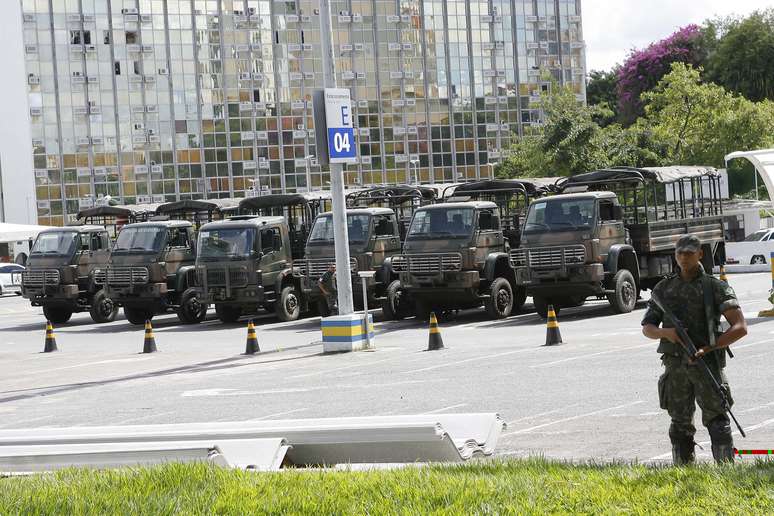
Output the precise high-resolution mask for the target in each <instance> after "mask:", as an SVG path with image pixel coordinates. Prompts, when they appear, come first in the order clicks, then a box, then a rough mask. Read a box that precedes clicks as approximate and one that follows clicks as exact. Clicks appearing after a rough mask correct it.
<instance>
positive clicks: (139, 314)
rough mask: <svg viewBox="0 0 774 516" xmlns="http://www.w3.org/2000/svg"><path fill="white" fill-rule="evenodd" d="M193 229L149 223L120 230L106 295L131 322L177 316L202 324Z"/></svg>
mask: <svg viewBox="0 0 774 516" xmlns="http://www.w3.org/2000/svg"><path fill="white" fill-rule="evenodd" d="M195 242H196V240H195V235H194V231H193V225H192V224H191V223H190V222H188V221H181V220H168V221H150V222H140V223H137V224H127V225H126V226H124V227H123V228H122V229H121V231H120V233H119V234H118V238H117V239H116V242H115V245H114V246H113V249H112V252H111V255H110V263H109V264H108V266H107V268H106V273H105V292H106V294H107V296H108V297H110V299H112V300H113V302H115V303H116V304H118V305H119V306H122V307H123V308H124V314H125V315H126V318H127V319H128V320H129V322H131V323H132V324H143V323H144V322H145V321H146V320H149V319H152V318H153V316H154V315H156V314H161V313H165V312H167V311H169V310H174V311H176V312H177V316H178V318H179V319H180V321H181V322H183V323H186V324H191V323H197V322H200V321H202V320H204V317H205V316H206V314H207V305H206V304H203V303H201V302H200V301H199V298H198V297H197V295H196V289H195V288H194V284H195V278H194V268H195V259H196V248H195V245H196V244H195Z"/></svg>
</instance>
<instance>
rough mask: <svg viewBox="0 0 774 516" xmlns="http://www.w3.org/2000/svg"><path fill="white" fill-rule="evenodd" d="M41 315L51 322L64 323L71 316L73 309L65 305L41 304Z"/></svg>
mask: <svg viewBox="0 0 774 516" xmlns="http://www.w3.org/2000/svg"><path fill="white" fill-rule="evenodd" d="M43 315H45V316H46V319H47V320H49V321H51V322H52V323H55V324H64V323H66V322H67V321H69V320H70V317H72V316H73V311H72V310H71V309H69V308H67V307H66V306H47V305H43Z"/></svg>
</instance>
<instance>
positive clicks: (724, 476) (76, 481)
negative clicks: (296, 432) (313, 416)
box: [0, 459, 774, 515]
mask: <svg viewBox="0 0 774 516" xmlns="http://www.w3.org/2000/svg"><path fill="white" fill-rule="evenodd" d="M772 511H774V462H771V461H769V462H758V463H754V464H748V465H744V464H737V465H732V466H726V467H716V466H714V465H699V466H696V467H689V468H672V467H649V466H644V465H637V464H635V465H626V464H607V465H604V464H581V465H570V464H564V463H559V462H551V461H546V460H541V459H529V460H508V461H496V460H493V461H487V462H478V463H472V464H465V465H459V466H433V467H422V466H417V467H407V468H403V469H396V470H388V471H366V472H352V471H304V470H299V471H285V472H283V473H255V472H246V471H235V470H228V469H219V468H215V467H211V466H207V465H205V464H192V465H182V464H169V465H165V466H161V467H153V468H132V469H129V468H126V469H119V470H107V471H94V470H87V469H81V470H76V469H70V470H65V471H61V472H59V473H56V474H42V475H35V476H30V477H16V478H6V479H0V514H240V515H241V514H314V515H318V514H432V513H443V514H461V515H463V514H464V515H468V514H496V513H508V514H511V513H512V514H577V513H580V514H622V513H625V514H657V513H658V514H771V513H772Z"/></svg>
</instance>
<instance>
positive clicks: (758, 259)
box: [750, 254, 766, 265]
mask: <svg viewBox="0 0 774 516" xmlns="http://www.w3.org/2000/svg"><path fill="white" fill-rule="evenodd" d="M765 264H766V258H764V257H763V255H760V254H756V255H755V256H753V257H752V260H750V265H765Z"/></svg>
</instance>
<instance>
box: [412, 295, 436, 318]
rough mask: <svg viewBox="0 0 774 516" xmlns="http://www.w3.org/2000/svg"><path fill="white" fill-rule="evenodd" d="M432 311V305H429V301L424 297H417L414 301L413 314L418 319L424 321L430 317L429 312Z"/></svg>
mask: <svg viewBox="0 0 774 516" xmlns="http://www.w3.org/2000/svg"><path fill="white" fill-rule="evenodd" d="M432 311H433V307H431V306H430V303H428V302H427V301H425V300H424V299H417V300H416V302H415V303H414V314H415V315H416V317H417V319H419V320H420V321H426V320H428V319H430V312H432Z"/></svg>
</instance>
